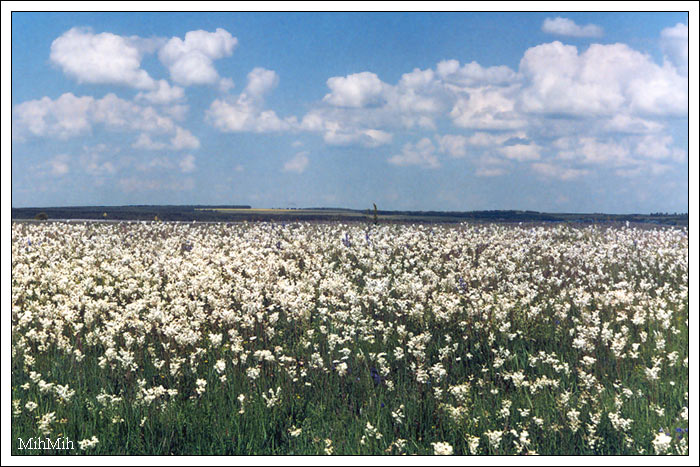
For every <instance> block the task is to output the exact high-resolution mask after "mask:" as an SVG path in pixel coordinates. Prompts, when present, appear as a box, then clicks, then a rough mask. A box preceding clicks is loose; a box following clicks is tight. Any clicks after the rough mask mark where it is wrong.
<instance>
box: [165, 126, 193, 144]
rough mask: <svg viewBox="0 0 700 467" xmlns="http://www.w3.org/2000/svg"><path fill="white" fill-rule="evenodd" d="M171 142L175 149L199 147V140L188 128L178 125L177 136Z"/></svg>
mask: <svg viewBox="0 0 700 467" xmlns="http://www.w3.org/2000/svg"><path fill="white" fill-rule="evenodd" d="M170 144H171V147H172V148H173V149H175V150H179V149H197V148H198V147H199V140H198V139H197V137H196V136H194V135H193V134H192V133H190V132H189V131H188V130H185V129H184V128H179V127H178V128H176V129H175V136H173V138H172V139H171V140H170Z"/></svg>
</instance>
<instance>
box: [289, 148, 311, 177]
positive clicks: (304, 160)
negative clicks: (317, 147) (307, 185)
mask: <svg viewBox="0 0 700 467" xmlns="http://www.w3.org/2000/svg"><path fill="white" fill-rule="evenodd" d="M308 154H309V153H308V152H307V151H302V152H298V153H296V155H295V156H294V157H292V158H291V159H289V160H288V161H287V162H285V163H284V171H285V172H295V173H299V174H300V173H302V172H304V170H306V166H308V165H309V158H308V157H307V155H308Z"/></svg>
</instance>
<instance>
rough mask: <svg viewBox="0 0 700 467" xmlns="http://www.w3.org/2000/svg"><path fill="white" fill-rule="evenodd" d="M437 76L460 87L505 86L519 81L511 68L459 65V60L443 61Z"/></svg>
mask: <svg viewBox="0 0 700 467" xmlns="http://www.w3.org/2000/svg"><path fill="white" fill-rule="evenodd" d="M437 74H438V76H439V77H440V78H442V79H443V80H444V81H445V82H446V83H452V84H458V85H460V86H470V87H471V86H479V85H492V86H493V85H505V84H509V83H512V82H514V81H517V78H518V75H517V73H515V71H513V70H511V69H510V68H509V67H507V66H505V65H503V66H493V67H488V68H484V67H482V66H481V65H479V64H478V63H477V62H471V63H465V64H464V65H463V66H460V65H459V61H457V60H443V61H441V62H440V63H438V64H437Z"/></svg>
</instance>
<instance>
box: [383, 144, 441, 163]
mask: <svg viewBox="0 0 700 467" xmlns="http://www.w3.org/2000/svg"><path fill="white" fill-rule="evenodd" d="M389 163H390V164H394V165H398V166H408V165H416V166H418V167H421V168H424V169H436V168H438V167H440V162H439V161H438V158H437V156H436V155H435V146H434V145H433V143H432V142H431V141H430V139H428V138H423V139H421V140H420V141H418V142H417V143H415V144H413V143H406V144H405V145H404V146H403V149H402V150H401V154H396V155H394V156H392V157H390V158H389Z"/></svg>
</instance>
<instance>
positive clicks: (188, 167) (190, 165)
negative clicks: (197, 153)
mask: <svg viewBox="0 0 700 467" xmlns="http://www.w3.org/2000/svg"><path fill="white" fill-rule="evenodd" d="M194 161H195V158H194V156H193V155H192V154H187V155H185V156H183V157H182V159H181V160H180V162H179V163H178V166H179V167H180V171H181V172H183V173H189V172H193V171H194V169H196V168H197V166H196V165H195V163H194Z"/></svg>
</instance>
